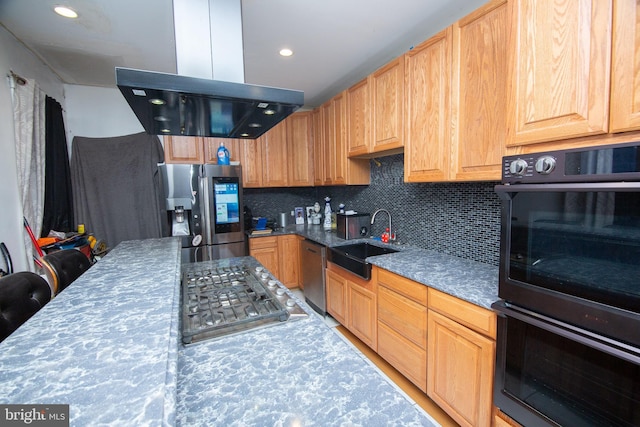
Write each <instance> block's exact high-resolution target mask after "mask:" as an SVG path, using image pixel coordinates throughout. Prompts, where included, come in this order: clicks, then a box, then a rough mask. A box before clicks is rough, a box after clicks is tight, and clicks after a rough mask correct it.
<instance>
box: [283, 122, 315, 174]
mask: <svg viewBox="0 0 640 427" xmlns="http://www.w3.org/2000/svg"><path fill="white" fill-rule="evenodd" d="M286 123H287V153H286V157H287V159H288V161H289V162H288V164H287V166H288V177H289V186H291V187H300V186H312V185H313V164H314V163H313V141H312V139H311V129H312V114H311V112H304V113H295V114H292V115H291V116H289V117H288V118H287V120H286Z"/></svg>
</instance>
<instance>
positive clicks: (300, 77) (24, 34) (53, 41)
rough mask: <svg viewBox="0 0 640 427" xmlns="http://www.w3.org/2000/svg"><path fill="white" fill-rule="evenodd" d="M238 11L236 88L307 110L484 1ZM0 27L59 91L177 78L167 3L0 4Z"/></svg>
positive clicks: (342, 2)
mask: <svg viewBox="0 0 640 427" xmlns="http://www.w3.org/2000/svg"><path fill="white" fill-rule="evenodd" d="M241 1H242V3H241V4H242V21H243V40H244V61H245V81H246V82H247V83H252V84H259V85H266V86H274V87H283V88H288V89H297V90H302V91H304V93H305V106H306V107H309V108H312V107H316V106H318V105H320V104H322V103H323V102H324V101H326V100H328V99H329V98H331V97H332V96H333V95H335V94H337V93H338V92H340V91H341V90H343V89H346V88H347V87H349V86H351V85H352V84H354V83H356V82H358V81H359V80H360V79H362V78H363V77H365V76H367V75H368V74H370V73H371V72H373V71H375V70H376V69H377V68H379V67H380V66H382V65H384V64H385V63H387V62H388V61H390V60H391V59H393V58H395V57H397V56H398V55H401V54H402V53H403V52H406V51H407V50H409V49H410V48H411V46H413V45H416V44H418V43H420V42H421V41H423V40H426V39H427V38H429V37H430V36H431V35H433V34H435V33H436V32H438V31H440V30H442V29H443V28H444V27H446V26H447V25H449V24H451V23H453V22H455V21H456V20H457V19H459V18H461V17H463V16H465V15H467V14H468V13H470V12H471V11H473V10H475V9H477V8H478V7H479V6H481V5H482V4H484V3H486V1H487V0H393V1H381V0H378V1H372V0H241ZM60 4H64V5H67V6H70V7H72V8H74V9H75V10H76V11H77V12H78V13H79V15H80V16H79V18H78V19H76V20H68V19H65V18H62V17H60V16H58V15H56V14H55V13H53V11H52V10H53V7H54V6H57V5H60ZM0 23H1V24H2V25H3V26H4V27H5V28H6V29H7V30H8V31H10V32H11V33H12V34H13V35H14V36H15V37H16V38H18V39H19V40H21V41H22V42H23V43H24V44H25V45H26V46H27V47H28V48H29V49H31V50H32V51H33V52H34V53H36V55H38V56H39V57H40V58H41V59H42V60H43V61H44V62H46V63H47V64H48V65H49V67H50V68H51V69H52V70H53V71H54V72H55V73H56V74H57V75H58V76H59V77H60V78H61V79H62V81H63V82H65V83H69V84H78V85H89V86H105V87H115V77H114V76H115V73H114V68H115V67H116V66H121V67H128V68H138V69H145V70H151V71H161V72H168V73H175V72H176V56H175V39H174V33H173V10H172V0H62V1H56V0H0ZM194 43H197V41H194ZM283 47H289V48H291V49H292V50H293V51H294V52H295V53H294V55H293V56H292V57H289V58H283V57H281V56H279V55H278V51H279V50H280V49H281V48H283Z"/></svg>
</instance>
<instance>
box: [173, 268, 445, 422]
mask: <svg viewBox="0 0 640 427" xmlns="http://www.w3.org/2000/svg"><path fill="white" fill-rule="evenodd" d="M247 260H251V262H255V263H256V265H259V264H258V263H257V261H255V259H253V258H250V257H244V258H230V259H225V260H218V261H210V263H212V264H215V266H227V265H229V264H233V263H239V262H242V263H245V262H247ZM278 285H279V286H283V285H282V284H281V283H280V282H278ZM287 292H289V293H290V291H287ZM290 294H291V293H290ZM294 298H295V296H294ZM297 301H298V303H299V305H300V306H301V307H302V308H304V309H305V311H307V312H308V313H309V314H310V315H309V317H307V318H304V319H301V320H296V321H290V322H286V323H282V324H275V325H271V326H268V327H265V328H262V329H255V330H251V331H247V332H243V333H241V334H238V335H230V336H226V337H221V338H218V339H214V340H209V341H203V342H200V343H196V344H193V345H190V346H186V347H182V348H181V349H180V354H179V368H178V399H177V405H178V406H177V425H182V426H209V425H224V426H296V425H298V426H303V425H319V426H326V425H352V426H435V425H437V423H436V422H435V421H434V420H433V419H432V418H431V417H430V416H429V415H427V414H426V413H425V412H424V411H423V410H422V409H421V408H420V407H419V406H417V405H416V404H415V402H414V401H413V400H411V399H410V398H408V397H407V396H406V395H405V394H404V393H403V392H402V391H401V390H399V389H398V388H397V386H395V385H394V384H393V383H391V382H390V381H389V380H388V379H387V378H386V377H385V376H383V375H382V374H381V373H380V371H379V370H378V368H377V367H375V366H374V365H373V364H372V363H371V362H370V361H369V360H368V359H366V358H365V357H364V356H363V355H362V354H361V353H360V352H359V351H358V350H357V349H355V348H354V347H353V346H352V345H351V344H350V343H348V342H347V341H346V339H345V338H342V337H341V335H340V334H339V333H338V332H337V331H335V330H334V329H333V328H330V327H328V326H327V325H326V324H325V323H324V321H322V319H321V317H320V316H318V315H317V314H315V312H313V310H312V309H311V308H310V307H309V306H308V305H307V304H305V303H304V302H302V301H300V300H297Z"/></svg>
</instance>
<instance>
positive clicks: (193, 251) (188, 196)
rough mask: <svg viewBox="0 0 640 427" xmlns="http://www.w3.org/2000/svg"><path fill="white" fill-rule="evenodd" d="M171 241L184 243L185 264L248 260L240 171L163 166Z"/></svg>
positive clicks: (238, 168) (234, 168) (204, 167)
mask: <svg viewBox="0 0 640 427" xmlns="http://www.w3.org/2000/svg"><path fill="white" fill-rule="evenodd" d="M160 174H161V176H162V183H163V184H162V185H163V192H164V195H165V211H166V215H165V217H166V231H165V235H167V236H179V237H181V239H182V255H181V257H182V262H183V263H186V262H196V261H207V260H211V259H220V258H230V257H236V256H244V255H246V254H247V244H246V235H245V232H244V231H245V230H244V218H243V202H242V169H241V167H240V166H220V165H180V164H166V165H161V166H160Z"/></svg>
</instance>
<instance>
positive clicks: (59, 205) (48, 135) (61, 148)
mask: <svg viewBox="0 0 640 427" xmlns="http://www.w3.org/2000/svg"><path fill="white" fill-rule="evenodd" d="M45 120H46V121H45V174H44V176H45V178H44V179H45V181H44V216H43V219H42V233H41V236H42V237H46V236H47V235H48V234H49V231H50V230H55V231H63V232H68V231H73V230H75V222H74V219H73V192H72V189H71V171H70V169H69V151H68V150H67V136H66V133H65V130H64V120H63V118H62V106H61V105H60V104H59V103H58V101H56V100H55V99H53V98H51V97H49V96H47V97H46V100H45Z"/></svg>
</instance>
